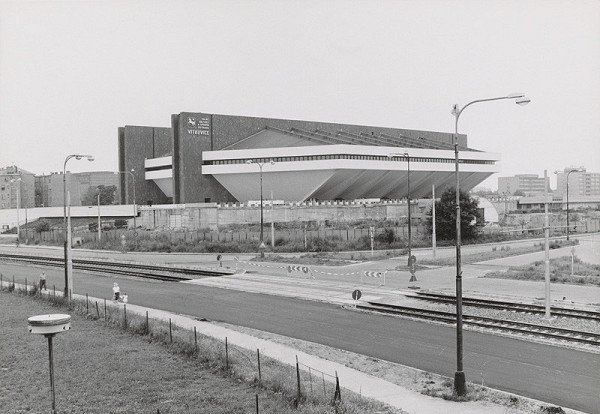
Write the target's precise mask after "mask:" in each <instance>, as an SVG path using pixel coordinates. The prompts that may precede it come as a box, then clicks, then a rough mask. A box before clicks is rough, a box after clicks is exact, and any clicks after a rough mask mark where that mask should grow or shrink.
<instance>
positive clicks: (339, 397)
mask: <svg viewBox="0 0 600 414" xmlns="http://www.w3.org/2000/svg"><path fill="white" fill-rule="evenodd" d="M341 401H342V392H341V390H340V379H339V378H338V373H337V371H335V394H333V402H334V403H336V402H341Z"/></svg>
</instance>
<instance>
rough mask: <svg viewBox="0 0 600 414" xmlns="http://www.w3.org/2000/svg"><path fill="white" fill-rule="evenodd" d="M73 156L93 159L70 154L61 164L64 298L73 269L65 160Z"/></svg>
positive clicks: (68, 294) (92, 159) (69, 293)
mask: <svg viewBox="0 0 600 414" xmlns="http://www.w3.org/2000/svg"><path fill="white" fill-rule="evenodd" d="M71 158H75V159H76V160H80V159H82V158H87V160H88V161H94V157H92V156H91V155H81V154H71V155H68V156H67V158H65V163H64V164H63V201H64V204H63V224H64V238H65V243H64V245H65V298H68V297H70V295H71V293H73V292H69V280H70V279H71V273H72V270H73V262H72V260H71V254H70V253H71V252H70V248H68V247H67V246H69V247H70V243H71V240H70V237H69V235H67V162H68V161H69V160H70V159H71ZM69 227H70V226H69Z"/></svg>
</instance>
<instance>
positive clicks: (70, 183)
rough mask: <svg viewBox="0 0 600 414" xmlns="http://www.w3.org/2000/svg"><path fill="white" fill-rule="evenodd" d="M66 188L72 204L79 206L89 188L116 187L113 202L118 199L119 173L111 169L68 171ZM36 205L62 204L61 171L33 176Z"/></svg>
mask: <svg viewBox="0 0 600 414" xmlns="http://www.w3.org/2000/svg"><path fill="white" fill-rule="evenodd" d="M66 181H67V190H68V192H69V193H70V195H71V203H70V205H72V206H81V205H82V200H83V198H84V197H85V195H86V193H87V192H88V190H89V189H90V188H96V187H98V186H100V185H103V186H111V185H114V186H115V187H117V190H116V194H115V202H118V201H119V175H118V174H115V173H114V172H112V171H93V172H83V173H70V172H68V171H67V175H66ZM35 194H36V198H35V201H36V207H62V206H64V185H63V173H62V172H58V173H57V172H53V173H50V174H48V175H38V176H36V177H35Z"/></svg>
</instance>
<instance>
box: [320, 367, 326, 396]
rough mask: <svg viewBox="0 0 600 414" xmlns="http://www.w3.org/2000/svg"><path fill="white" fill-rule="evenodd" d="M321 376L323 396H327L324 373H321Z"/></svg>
mask: <svg viewBox="0 0 600 414" xmlns="http://www.w3.org/2000/svg"><path fill="white" fill-rule="evenodd" d="M321 377H323V398H327V389H326V388H325V374H323V373H321Z"/></svg>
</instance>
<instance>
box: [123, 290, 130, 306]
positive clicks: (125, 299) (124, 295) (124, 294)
mask: <svg viewBox="0 0 600 414" xmlns="http://www.w3.org/2000/svg"><path fill="white" fill-rule="evenodd" d="M128 300H129V299H128V298H127V292H123V303H127V302H128Z"/></svg>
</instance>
